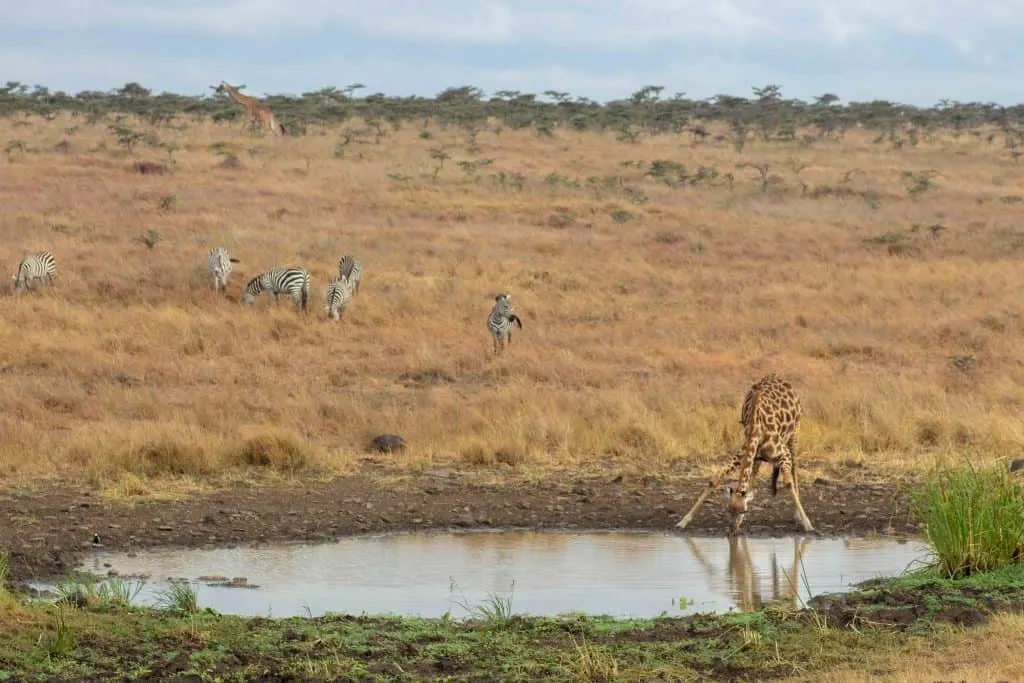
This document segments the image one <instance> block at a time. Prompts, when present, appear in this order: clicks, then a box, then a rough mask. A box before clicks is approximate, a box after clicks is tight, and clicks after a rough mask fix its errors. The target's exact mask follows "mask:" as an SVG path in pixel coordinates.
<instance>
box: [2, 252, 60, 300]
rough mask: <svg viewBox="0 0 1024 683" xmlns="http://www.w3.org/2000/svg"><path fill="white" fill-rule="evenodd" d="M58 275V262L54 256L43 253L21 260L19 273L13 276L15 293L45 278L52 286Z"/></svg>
mask: <svg viewBox="0 0 1024 683" xmlns="http://www.w3.org/2000/svg"><path fill="white" fill-rule="evenodd" d="M56 275H57V262H56V261H55V260H54V258H53V254H51V253H50V252H48V251H41V252H39V253H38V254H29V255H27V256H25V258H23V259H21V263H19V264H18V272H17V273H15V274H14V275H12V276H11V280H12V281H13V282H14V291H16V292H17V291H20V290H23V289H25V288H26V287H28V286H30V285H31V284H32V282H33V281H34V280H38V279H40V278H44V277H45V278H46V279H47V281H48V282H49V283H50V284H51V285H52V284H53V278H54V277H56Z"/></svg>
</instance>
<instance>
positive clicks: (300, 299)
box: [242, 268, 309, 311]
mask: <svg viewBox="0 0 1024 683" xmlns="http://www.w3.org/2000/svg"><path fill="white" fill-rule="evenodd" d="M263 291H266V292H267V293H268V294H273V295H274V301H278V298H277V297H278V295H280V294H291V295H292V301H294V302H295V310H296V311H298V310H302V311H305V310H306V306H307V304H308V303H309V273H308V272H307V271H306V269H305V268H271V269H270V270H268V271H267V272H265V273H262V274H260V275H257V276H256V277H254V278H253V279H251V280H249V282H248V283H247V284H246V285H245V293H244V294H243V295H242V305H243V306H249V305H251V304H252V302H253V301H255V300H256V295H257V294H259V293H260V292H263Z"/></svg>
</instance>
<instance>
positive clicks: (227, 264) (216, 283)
mask: <svg viewBox="0 0 1024 683" xmlns="http://www.w3.org/2000/svg"><path fill="white" fill-rule="evenodd" d="M232 263H238V259H236V258H231V257H229V256H228V250H227V249H225V248H224V247H215V248H214V249H213V250H212V251H210V256H209V258H207V259H206V264H207V268H209V270H210V275H211V276H212V277H213V289H214V291H218V292H219V291H220V290H221V288H223V289H224V293H225V294H227V293H228V276H229V275H231V264H232Z"/></svg>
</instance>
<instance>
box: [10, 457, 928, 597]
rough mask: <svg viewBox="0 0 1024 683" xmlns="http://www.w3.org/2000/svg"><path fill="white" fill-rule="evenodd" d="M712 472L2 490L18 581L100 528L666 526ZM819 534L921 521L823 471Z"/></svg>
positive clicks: (768, 522)
mask: <svg viewBox="0 0 1024 683" xmlns="http://www.w3.org/2000/svg"><path fill="white" fill-rule="evenodd" d="M705 485H706V480H705V479H703V478H699V479H698V478H694V479H690V480H666V479H662V478H659V477H651V476H648V477H621V476H618V477H602V478H596V477H579V478H557V479H556V478H551V479H547V480H544V481H540V482H522V481H518V482H507V483H500V484H494V483H478V482H475V481H472V477H467V476H466V475H465V474H464V473H459V472H454V471H439V472H428V473H423V474H419V475H416V476H415V477H408V478H405V479H404V480H402V481H400V482H398V483H382V478H381V477H380V476H379V475H378V474H373V473H366V474H359V475H355V476H345V477H339V478H336V479H332V480H330V481H319V482H310V483H289V484H279V483H278V484H264V485H259V484H235V485H232V486H230V487H228V488H224V489H220V490H217V491H215V492H212V493H206V494H202V495H196V496H194V497H191V498H187V499H183V500H170V501H167V500H141V501H139V502H135V503H132V504H125V503H119V502H110V501H107V500H105V499H103V498H101V497H100V496H98V495H97V492H96V491H95V490H90V489H89V487H86V486H83V485H81V484H80V483H79V484H77V485H76V483H75V482H74V481H55V482H51V483H48V484H47V485H46V486H44V487H41V488H40V489H38V490H34V491H31V492H23V491H18V490H6V491H2V492H0V549H2V548H6V549H8V550H9V551H10V555H11V575H12V579H13V580H14V581H16V582H24V581H29V580H39V581H43V580H48V579H54V578H57V577H60V576H62V575H66V574H67V573H68V572H70V571H72V570H74V568H75V567H76V566H77V563H78V561H79V560H80V558H81V557H82V554H83V553H84V552H85V551H87V550H88V549H89V548H91V544H92V538H93V534H94V533H96V534H99V535H100V537H101V540H102V544H103V547H104V548H105V549H108V550H132V549H134V550H141V549H147V548H156V547H203V546H230V545H238V544H247V543H260V542H270V541H284V540H300V541H312V542H316V541H321V542H324V541H330V540H332V539H335V538H337V537H339V536H346V535H351V534H359V533H372V532H383V531H407V530H437V529H444V528H450V527H461V528H471V527H491V528H500V527H526V528H546V529H554V528H564V529H652V530H653V529H659V530H665V531H672V530H673V527H674V525H675V523H676V522H677V521H678V520H679V518H680V517H681V516H682V515H683V514H684V513H685V512H686V510H687V508H688V507H689V506H690V505H691V504H692V501H693V500H694V497H695V496H696V495H697V494H698V493H699V492H700V490H701V489H702V487H703V486H705ZM801 494H802V499H803V503H804V507H805V509H806V510H807V513H808V515H809V516H810V518H811V520H812V521H813V523H814V525H815V527H816V530H817V531H816V533H817V534H818V535H821V536H836V535H863V534H869V533H879V534H897V535H912V534H916V533H919V527H918V524H917V522H916V520H914V519H913V518H911V517H910V516H909V514H908V512H907V505H906V501H905V499H904V497H903V495H902V494H901V493H900V491H899V490H898V489H897V488H896V487H895V486H893V485H886V484H870V483H840V482H834V481H827V480H823V479H817V480H815V481H813V482H808V483H806V484H804V485H803V486H802V491H801ZM726 528H727V514H726V509H725V505H724V504H723V501H722V500H721V499H720V498H719V497H713V498H712V499H710V500H709V501H708V502H707V504H706V505H705V506H704V508H703V509H702V510H701V511H700V513H699V514H698V516H697V519H695V520H694V522H693V523H692V524H691V525H690V527H689V529H688V530H687V532H688V533H692V534H695V535H706V534H724V533H725V531H726ZM744 531H745V533H746V534H747V535H748V536H773V535H774V536H778V535H783V534H790V533H794V532H795V531H796V528H795V526H794V524H793V522H792V503H791V502H790V501H789V500H788V496H787V495H785V494H783V493H782V492H780V494H779V497H778V498H777V499H775V500H773V499H772V497H771V494H770V492H768V490H767V484H766V485H765V490H764V491H759V495H758V497H757V498H755V500H754V502H753V504H752V510H751V514H750V515H748V517H747V520H746V521H745V522H744Z"/></svg>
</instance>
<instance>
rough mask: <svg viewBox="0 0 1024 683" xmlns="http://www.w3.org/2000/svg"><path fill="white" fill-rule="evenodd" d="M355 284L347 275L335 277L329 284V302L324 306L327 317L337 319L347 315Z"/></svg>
mask: <svg viewBox="0 0 1024 683" xmlns="http://www.w3.org/2000/svg"><path fill="white" fill-rule="evenodd" d="M354 291H355V290H354V285H353V284H352V283H351V282H349V280H348V278H346V277H339V278H335V279H333V280H331V281H330V283H329V284H328V285H327V303H326V306H325V308H324V310H325V312H326V313H327V317H328V318H329V319H331V320H337V319H338V318H340V317H341V316H343V315H345V309H346V308H347V307H348V302H349V301H351V300H352V294H353V292H354Z"/></svg>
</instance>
